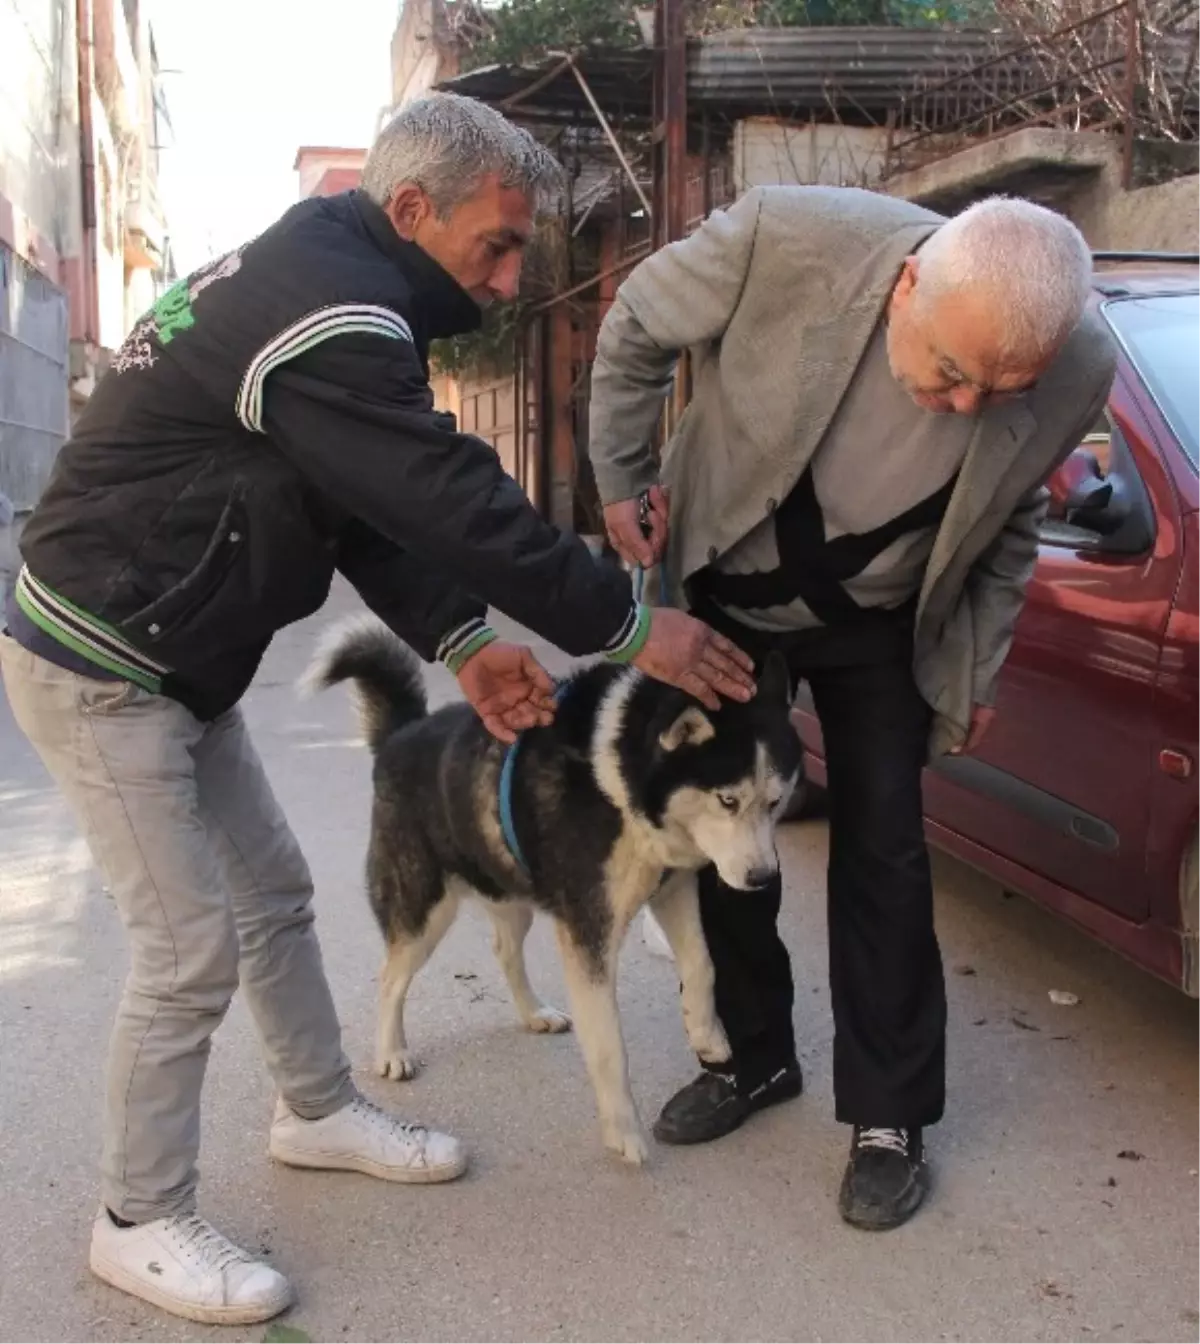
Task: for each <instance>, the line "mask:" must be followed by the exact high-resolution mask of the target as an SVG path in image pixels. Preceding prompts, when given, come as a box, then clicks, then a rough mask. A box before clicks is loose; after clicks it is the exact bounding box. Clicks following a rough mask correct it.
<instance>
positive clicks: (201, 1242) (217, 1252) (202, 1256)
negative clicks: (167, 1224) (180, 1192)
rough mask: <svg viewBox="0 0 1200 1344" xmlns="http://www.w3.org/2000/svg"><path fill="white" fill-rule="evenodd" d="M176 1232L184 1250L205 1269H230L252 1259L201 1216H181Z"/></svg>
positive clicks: (176, 1224)
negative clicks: (231, 1266)
mask: <svg viewBox="0 0 1200 1344" xmlns="http://www.w3.org/2000/svg"><path fill="white" fill-rule="evenodd" d="M173 1229H174V1231H176V1232H178V1233H179V1234H180V1236H181V1238H182V1249H183V1250H184V1251H185V1252H186V1253H187V1254H189V1255H191V1256H194V1257H195V1259H196V1260H198V1261H199V1262H200V1264H201V1265H202V1266H203V1267H204V1268H205V1269H214V1270H217V1271H220V1270H224V1269H228V1268H229V1266H230V1265H246V1264H250V1263H251V1257H250V1256H249V1255H248V1254H247V1253H246V1252H245V1251H243V1250H242V1248H241V1247H240V1246H235V1245H234V1244H233V1242H232V1241H230V1240H229V1239H228V1237H223V1236H222V1235H221V1234H220V1232H218V1231H217V1229H216V1228H215V1227H213V1226H212V1224H211V1223H206V1222H205V1221H204V1219H203V1218H201V1217H200V1215H199V1214H196V1213H185V1214H180V1216H179V1217H178V1218H176V1219H175V1222H174V1225H173Z"/></svg>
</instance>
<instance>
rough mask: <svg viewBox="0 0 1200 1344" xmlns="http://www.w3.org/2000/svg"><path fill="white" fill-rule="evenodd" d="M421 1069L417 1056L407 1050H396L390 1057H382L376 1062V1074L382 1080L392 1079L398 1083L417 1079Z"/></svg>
mask: <svg viewBox="0 0 1200 1344" xmlns="http://www.w3.org/2000/svg"><path fill="white" fill-rule="evenodd" d="M419 1068H420V1065H419V1064H418V1063H417V1059H416V1056H415V1055H412V1054H410V1053H409V1052H408V1051H407V1050H396V1051H394V1052H393V1053H392V1054H390V1055H383V1056H380V1058H379V1059H378V1060H376V1062H375V1072H376V1073H378V1074H379V1076H380V1077H381V1078H391V1079H392V1080H393V1081H394V1082H397V1083H404V1082H407V1081H408V1080H409V1079H410V1078H415V1077H416V1076H417V1071H418V1069H419Z"/></svg>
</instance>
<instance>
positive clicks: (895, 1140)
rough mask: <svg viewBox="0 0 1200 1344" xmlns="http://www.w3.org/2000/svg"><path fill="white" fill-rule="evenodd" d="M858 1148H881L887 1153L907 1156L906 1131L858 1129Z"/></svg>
mask: <svg viewBox="0 0 1200 1344" xmlns="http://www.w3.org/2000/svg"><path fill="white" fill-rule="evenodd" d="M856 1147H859V1148H881V1149H883V1150H885V1151H886V1152H889V1153H903V1154H904V1155H905V1156H906V1157H907V1156H908V1130H907V1129H860V1130H859V1131H858V1143H857V1145H856Z"/></svg>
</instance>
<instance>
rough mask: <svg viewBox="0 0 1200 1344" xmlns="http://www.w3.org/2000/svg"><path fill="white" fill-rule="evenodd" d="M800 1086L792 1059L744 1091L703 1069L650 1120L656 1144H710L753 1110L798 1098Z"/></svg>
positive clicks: (727, 1077) (728, 1079) (729, 1079)
mask: <svg viewBox="0 0 1200 1344" xmlns="http://www.w3.org/2000/svg"><path fill="white" fill-rule="evenodd" d="M803 1086H804V1078H803V1075H802V1074H801V1072H800V1065H799V1064H798V1063H796V1061H795V1060H793V1061H792V1063H790V1064H788V1065H785V1066H784V1067H783V1068H782V1069H780V1070H779V1071H778V1072H777V1073H774V1074H772V1075H771V1077H770V1078H768V1079H767V1081H766V1082H765V1083H760V1084H759V1086H757V1087H753V1088H751V1089H750V1090H749V1091H747V1092H740V1091H738V1087H737V1082H736V1080H735V1079H734V1078H733V1077H731V1076H730V1075H728V1074H723V1073H710V1072H709V1071H708V1070H705V1071H704V1072H703V1073H702V1074H700V1076H699V1077H698V1078H693V1079H692V1081H691V1082H690V1083H688V1085H687V1086H686V1087H683V1088H680V1090H679V1091H678V1092H676V1093H675V1095H674V1096H673V1097H672V1098H671V1100H670V1101H668V1102H667V1104H666V1105H665V1106H664V1107H663V1108H662V1114H661V1115H660V1116H659V1117H658V1119H657V1120H656V1121H655V1122H654V1137H655V1138H656V1139H658V1141H659V1142H660V1143H711V1142H712V1140H713V1139H721V1138H724V1137H725V1135H726V1134H732V1133H733V1131H734V1130H735V1129H737V1128H738V1127H739V1126H740V1125H742V1124H744V1123H745V1122H746V1121H747V1120H748V1119H749V1118H750V1116H752V1115H753V1114H754V1112H755V1111H761V1110H763V1109H764V1108H765V1107H767V1106H775V1105H777V1104H778V1103H779V1102H781V1101H790V1100H791V1099H792V1098H793V1097H798V1096H799V1095H800V1092H801V1090H802V1088H803Z"/></svg>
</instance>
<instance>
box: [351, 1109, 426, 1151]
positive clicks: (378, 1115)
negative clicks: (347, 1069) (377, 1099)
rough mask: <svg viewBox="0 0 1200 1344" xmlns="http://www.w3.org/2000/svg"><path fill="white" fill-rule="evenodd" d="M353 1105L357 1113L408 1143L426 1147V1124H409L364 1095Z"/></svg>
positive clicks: (422, 1147)
mask: <svg viewBox="0 0 1200 1344" xmlns="http://www.w3.org/2000/svg"><path fill="white" fill-rule="evenodd" d="M351 1105H352V1106H353V1108H354V1110H355V1113H356V1114H358V1115H361V1116H362V1117H363V1118H364V1119H365V1120H367V1121H369V1122H370V1123H371V1124H374V1125H380V1126H381V1127H382V1128H384V1129H386V1130H387V1131H388V1133H389V1134H394V1135H395V1136H396V1137H397V1138H398V1139H403V1140H405V1141H406V1142H408V1143H412V1144H415V1145H416V1146H417V1147H418V1148H421V1149H424V1146H425V1138H426V1136H427V1135H428V1133H429V1130H428V1129H427V1128H426V1126H425V1125H410V1124H407V1123H405V1121H403V1120H400V1119H398V1118H397V1117H396V1116H394V1115H389V1114H388V1112H387V1111H383V1110H380V1108H379V1107H378V1106H376V1105H375V1104H374V1103H373V1102H370V1101H367V1100H366V1099H365V1098H363V1097H358V1098H357V1099H356V1100H355V1101H353V1102H351Z"/></svg>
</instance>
